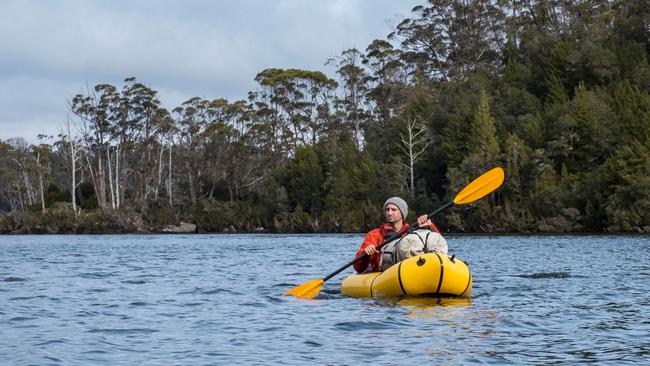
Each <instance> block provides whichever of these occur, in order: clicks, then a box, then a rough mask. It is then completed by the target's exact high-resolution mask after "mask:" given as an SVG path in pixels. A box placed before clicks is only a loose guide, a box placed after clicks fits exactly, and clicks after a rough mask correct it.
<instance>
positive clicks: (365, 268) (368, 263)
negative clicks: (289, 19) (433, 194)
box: [354, 221, 440, 273]
mask: <svg viewBox="0 0 650 366" xmlns="http://www.w3.org/2000/svg"><path fill="white" fill-rule="evenodd" d="M403 225H404V226H402V230H405V229H406V228H408V227H409V224H408V222H406V221H404V224H403ZM430 229H431V230H432V231H435V232H437V233H438V234H439V233H440V230H438V228H437V227H436V225H435V224H431V227H430ZM394 232H395V231H394V230H393V227H392V226H391V225H390V224H384V225H382V226H380V227H378V228H376V229H372V230H370V232H368V234H366V237H365V238H364V239H363V243H361V247H360V248H359V250H357V257H358V256H360V255H362V254H363V251H364V249H366V247H368V246H369V245H379V244H381V243H383V242H384V237H385V236H386V234H390V233H394ZM380 259H381V255H380V254H375V255H371V256H370V257H365V258H363V259H362V260H360V261H358V262H356V263H355V264H354V270H355V271H357V272H358V273H362V272H378V271H379V260H380Z"/></svg>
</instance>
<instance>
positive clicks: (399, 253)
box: [379, 229, 447, 271]
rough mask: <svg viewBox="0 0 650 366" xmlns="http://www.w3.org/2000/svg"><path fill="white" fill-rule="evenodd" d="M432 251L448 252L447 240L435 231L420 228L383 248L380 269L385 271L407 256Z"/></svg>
mask: <svg viewBox="0 0 650 366" xmlns="http://www.w3.org/2000/svg"><path fill="white" fill-rule="evenodd" d="M431 252H437V253H440V254H447V241H446V240H445V238H443V237H442V235H440V234H438V233H436V232H435V231H431V230H428V229H418V230H415V231H414V232H412V233H411V234H408V235H406V236H404V237H402V238H401V239H399V240H393V241H392V242H390V243H388V244H386V246H384V247H383V248H382V250H381V260H380V261H379V269H380V270H381V271H385V270H387V269H388V268H389V267H390V266H392V265H393V264H395V263H399V262H401V261H403V260H404V259H406V258H410V257H413V256H415V255H418V254H423V253H431Z"/></svg>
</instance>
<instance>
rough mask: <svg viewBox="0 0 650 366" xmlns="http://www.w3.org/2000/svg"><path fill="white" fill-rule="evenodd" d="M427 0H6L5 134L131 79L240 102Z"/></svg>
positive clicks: (0, 89)
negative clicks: (265, 79) (278, 74)
mask: <svg viewBox="0 0 650 366" xmlns="http://www.w3.org/2000/svg"><path fill="white" fill-rule="evenodd" d="M420 3H424V1H422V0H419V1H418V0H230V1H225V0H220V1H180V0H179V1H160V0H156V1H153V0H152V1H84V0H79V1H45V0H43V1H27V0H15V1H14V0H0V139H3V140H6V139H8V138H11V137H24V138H26V139H27V140H28V141H30V142H36V135H37V134H39V133H45V134H51V135H56V134H57V133H58V132H59V131H60V129H61V127H62V125H63V122H64V121H65V118H66V114H67V105H66V100H67V99H70V98H71V97H72V96H73V95H75V94H77V93H79V92H81V91H83V90H84V89H85V88H86V86H87V85H88V86H91V87H92V86H94V85H95V84H99V83H111V84H113V85H116V86H118V87H121V85H122V80H124V78H126V77H128V76H135V77H137V78H138V80H139V81H141V82H143V83H145V84H147V85H149V86H150V87H152V88H153V89H155V90H157V91H158V92H159V97H160V100H161V101H162V103H163V106H164V107H166V108H170V109H171V108H174V107H176V106H178V105H180V103H182V102H183V101H185V100H187V99H189V98H190V97H193V96H198V97H202V98H210V99H212V98H217V97H225V98H228V99H230V100H236V99H244V98H246V96H247V93H248V91H250V90H255V88H256V85H255V82H254V80H253V79H254V77H255V75H256V74H257V73H258V72H260V71H262V70H264V69H266V68H269V67H279V68H302V69H310V70H321V71H324V72H325V73H327V74H328V75H329V76H334V69H333V67H331V66H324V63H325V61H326V60H327V59H328V58H330V57H333V56H336V55H338V54H340V52H341V51H342V50H344V49H347V48H351V47H357V48H359V49H361V50H363V49H365V47H366V46H367V45H368V44H369V43H370V42H371V41H372V40H374V39H377V38H381V39H385V38H386V35H388V33H390V32H391V30H392V28H391V26H392V25H394V24H396V22H398V21H399V20H401V19H403V17H406V16H408V15H409V14H410V9H412V8H413V7H414V6H415V5H418V4H420Z"/></svg>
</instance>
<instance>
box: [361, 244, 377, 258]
mask: <svg viewBox="0 0 650 366" xmlns="http://www.w3.org/2000/svg"><path fill="white" fill-rule="evenodd" d="M363 252H364V253H366V254H367V255H369V256H371V255H375V254H377V253H379V251H378V250H377V247H376V246H374V245H368V246H367V247H366V248H365V249H364V250H363Z"/></svg>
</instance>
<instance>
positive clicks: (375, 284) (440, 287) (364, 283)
mask: <svg viewBox="0 0 650 366" xmlns="http://www.w3.org/2000/svg"><path fill="white" fill-rule="evenodd" d="M341 292H342V293H343V294H344V295H348V296H352V297H375V298H380V297H399V296H424V295H427V296H439V297H444V296H458V297H470V296H471V295H472V274H471V273H470V271H469V267H468V266H467V264H466V263H465V262H463V261H461V260H460V259H458V258H455V257H454V256H452V257H448V256H446V255H444V254H438V253H426V254H421V255H417V256H414V257H411V258H408V259H405V260H403V261H401V262H399V263H397V264H395V265H394V266H392V267H390V268H388V269H387V270H386V271H384V272H371V273H363V274H352V275H349V276H348V277H346V278H345V279H344V280H343V282H342V283H341Z"/></svg>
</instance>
